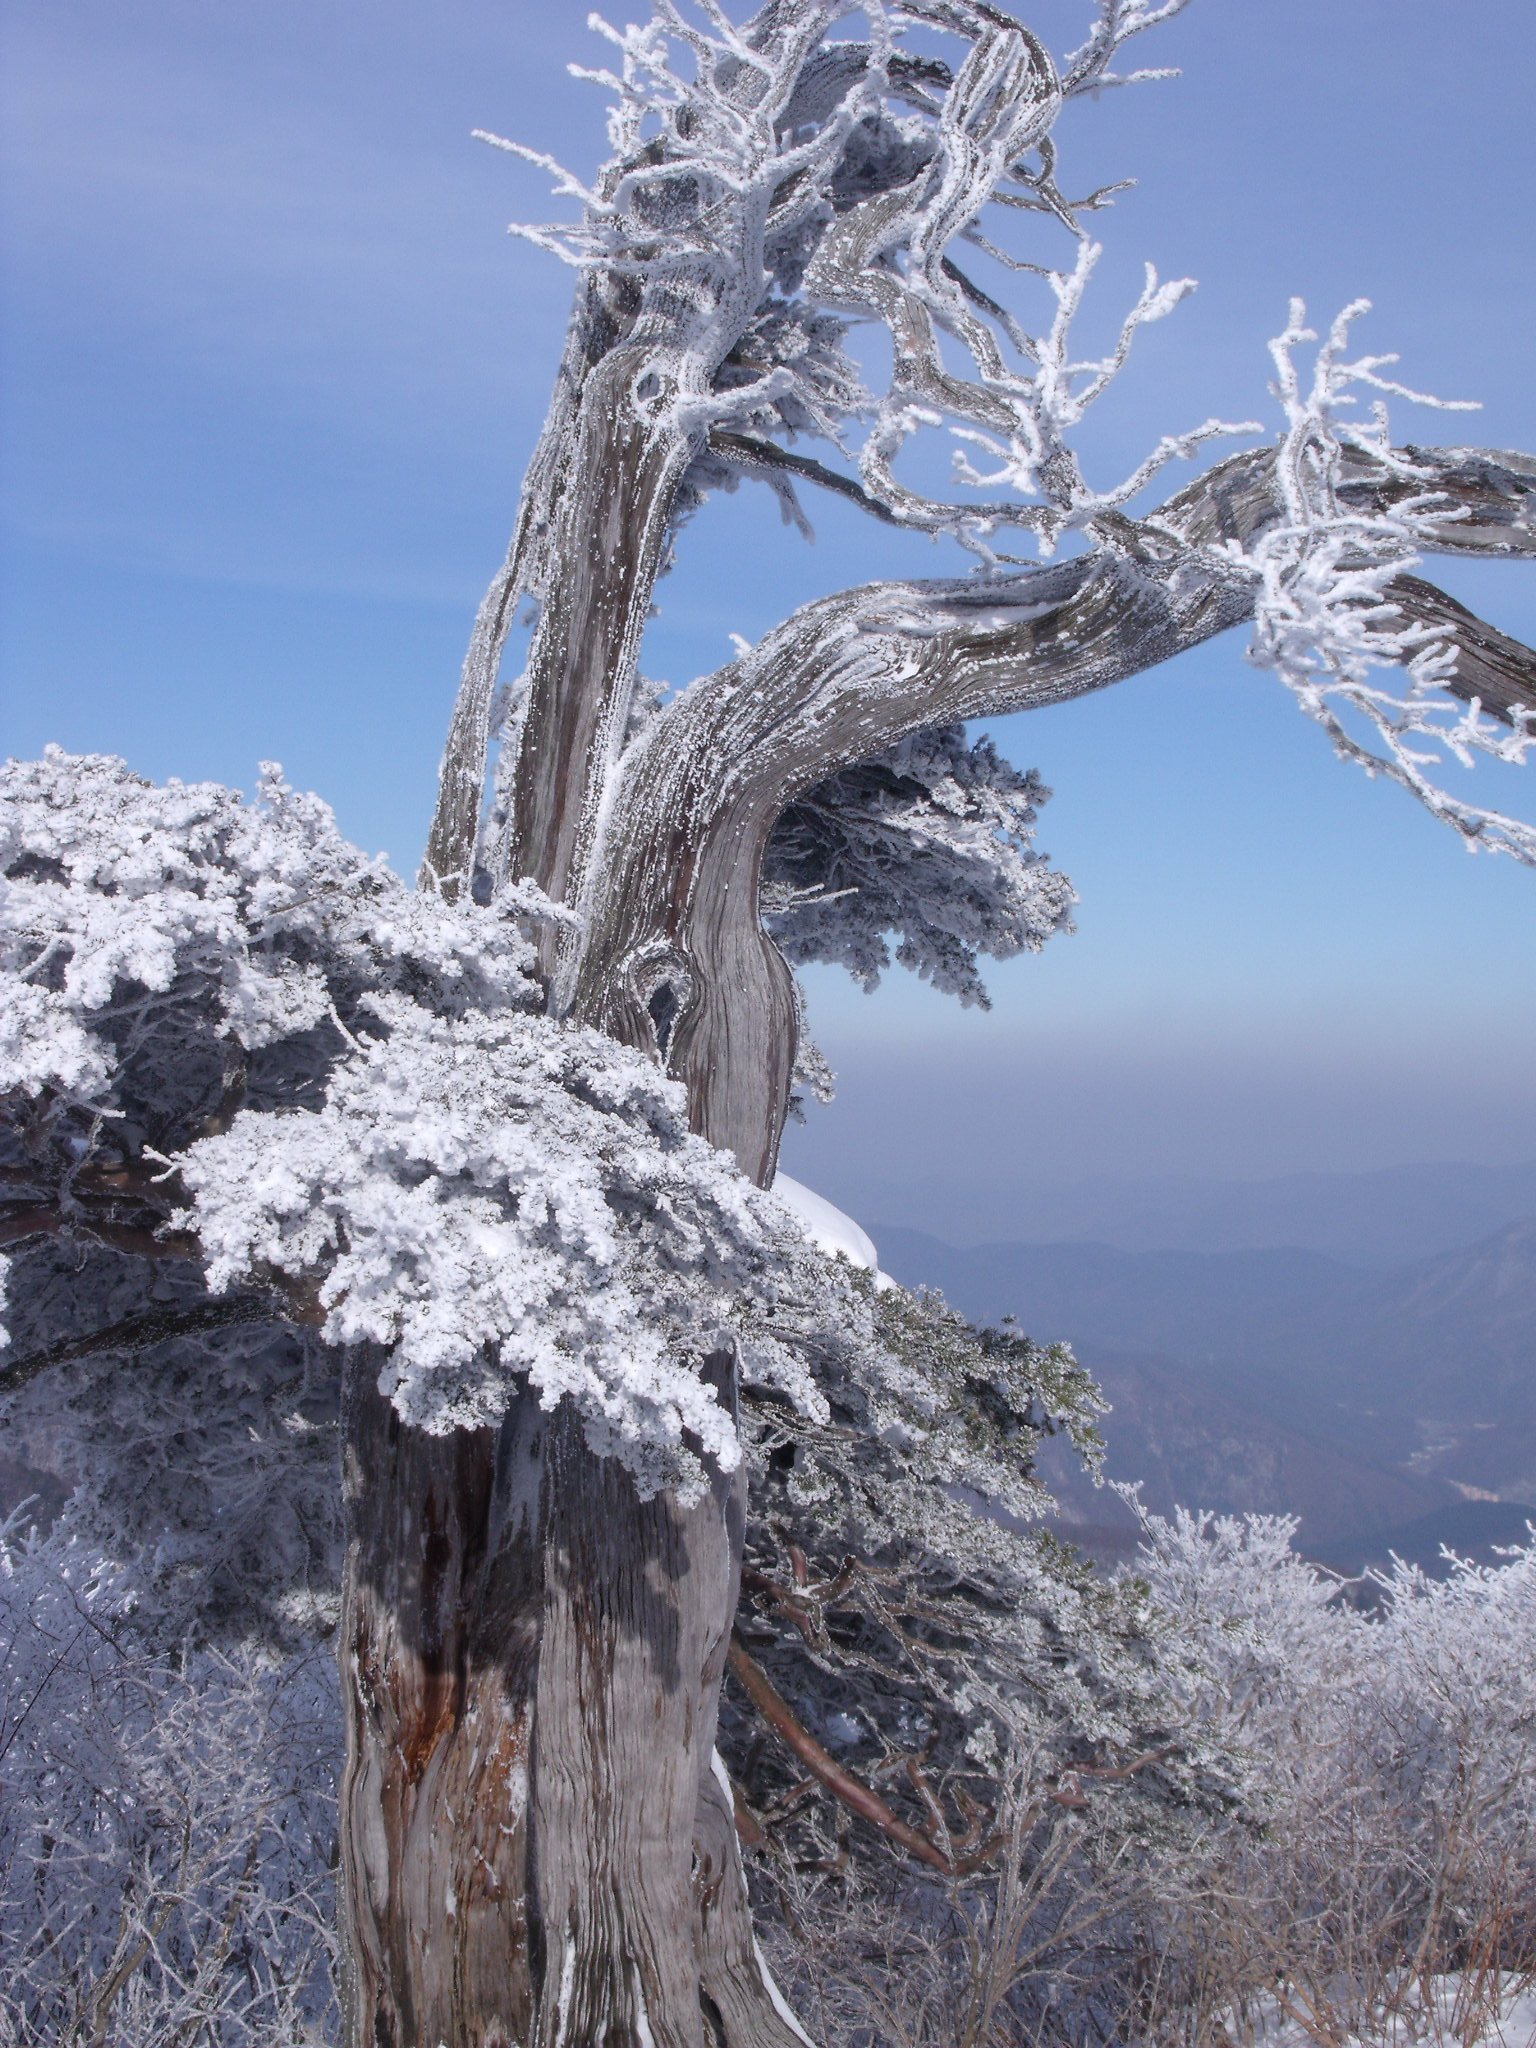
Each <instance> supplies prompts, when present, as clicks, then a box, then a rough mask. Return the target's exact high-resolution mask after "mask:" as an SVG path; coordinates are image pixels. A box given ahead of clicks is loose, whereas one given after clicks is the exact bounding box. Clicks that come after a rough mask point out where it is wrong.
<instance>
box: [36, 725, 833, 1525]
mask: <svg viewBox="0 0 1536 2048" xmlns="http://www.w3.org/2000/svg"><path fill="white" fill-rule="evenodd" d="M4 774H5V780H4V783H3V785H0V796H3V804H4V808H3V813H0V850H3V853H4V871H5V885H4V886H5V895H4V898H3V913H4V918H5V929H4V946H5V951H4V956H3V959H4V974H5V994H6V1001H5V1006H4V1008H5V1015H6V1017H7V1020H8V1023H9V1025H10V1036H9V1040H8V1047H7V1056H8V1066H7V1069H6V1080H7V1082H8V1084H9V1101H10V1104H11V1106H12V1111H13V1114H12V1117H11V1118H10V1119H9V1122H10V1126H11V1131H12V1134H13V1135H12V1141H13V1143H14V1144H15V1145H16V1147H17V1150H18V1155H19V1156H18V1160H17V1167H16V1172H17V1175H19V1176H20V1178H21V1180H22V1181H23V1182H25V1181H27V1180H29V1179H30V1181H31V1182H32V1183H33V1187H32V1193H33V1195H34V1197H35V1202H36V1213H35V1215H34V1216H32V1217H30V1218H26V1219H23V1224H24V1225H25V1224H26V1223H27V1222H30V1224H31V1229H30V1230H29V1229H28V1228H26V1227H23V1228H21V1229H20V1230H19V1231H18V1232H17V1233H16V1234H17V1235H18V1237H19V1238H20V1239H21V1241H22V1242H24V1243H29V1244H31V1246H32V1247H33V1248H34V1249H33V1258H34V1265H35V1268H36V1270H35V1274H34V1279H35V1280H37V1282H38V1284H37V1285H35V1286H34V1287H33V1288H32V1289H31V1297H32V1303H33V1305H34V1306H35V1303H36V1301H37V1300H38V1299H39V1298H40V1296H41V1295H43V1294H47V1293H48V1291H49V1288H48V1287H47V1286H43V1285H42V1284H41V1276H42V1274H43V1272H44V1270H45V1268H46V1265H47V1260H48V1258H49V1256H50V1245H51V1242H52V1241H53V1240H56V1239H58V1238H60V1237H63V1238H68V1239H72V1240H76V1241H79V1242H81V1243H83V1244H85V1245H90V1244H91V1243H92V1242H93V1241H94V1243H95V1244H96V1245H98V1246H99V1245H101V1244H102V1243H103V1242H104V1241H105V1242H116V1243H117V1244H119V1245H120V1246H121V1247H122V1249H124V1250H125V1251H126V1250H128V1249H130V1247H129V1246H128V1245H127V1244H126V1243H125V1242H124V1239H123V1231H124V1229H125V1227H126V1226H125V1224H124V1222H123V1219H122V1215H121V1213H120V1212H121V1210H122V1208H123V1204H124V1202H125V1200H126V1199H127V1198H128V1197H129V1196H130V1195H131V1196H134V1197H137V1198H139V1199H140V1200H142V1201H143V1202H148V1203H150V1204H152V1205H153V1204H154V1203H155V1202H156V1200H157V1199H158V1200H159V1205H160V1206H159V1209H158V1210H157V1211H156V1213H155V1215H154V1218H153V1220H152V1222H151V1223H150V1224H149V1225H148V1226H145V1225H144V1224H143V1222H142V1219H141V1220H140V1234H141V1238H142V1242H141V1243H135V1244H133V1245H132V1246H131V1249H132V1250H133V1251H135V1252H138V1253H139V1254H141V1261H140V1262H141V1263H142V1264H143V1265H144V1266H145V1268H146V1270H148V1268H149V1267H152V1265H153V1263H154V1257H155V1253H156V1251H157V1250H161V1251H165V1252H168V1251H169V1250H170V1249H171V1245H170V1243H169V1241H168V1240H169V1238H170V1237H171V1236H172V1235H174V1234H175V1233H178V1232H179V1233H180V1234H181V1236H182V1237H183V1238H185V1236H186V1233H187V1232H188V1231H190V1232H192V1233H193V1235H194V1236H195V1239H196V1248H199V1249H200V1251H201V1254H202V1256H203V1257H204V1258H205V1259H206V1261H207V1282H208V1285H209V1286H210V1287H211V1289H212V1290H213V1291H214V1293H215V1294H217V1293H220V1292H224V1291H228V1290H230V1289H234V1288H244V1289H246V1290H250V1289H252V1288H254V1289H256V1290H257V1292H258V1293H259V1292H261V1291H263V1290H265V1291H266V1292H267V1294H268V1295H269V1296H270V1295H271V1292H272V1289H273V1288H274V1286H276V1287H277V1288H278V1289H279V1292H280V1294H281V1302H280V1304H279V1310H281V1309H283V1308H286V1310H287V1311H288V1312H289V1313H295V1312H297V1313H299V1314H300V1315H301V1316H305V1315H307V1316H309V1317H311V1318H313V1317H318V1318H320V1320H321V1325H322V1330H323V1334H324V1335H325V1336H326V1337H327V1338H328V1339H330V1340H331V1341H333V1342H336V1343H357V1342H365V1341H366V1342H372V1343H377V1344H380V1345H384V1346H387V1347H388V1348H389V1363H388V1366H387V1368H386V1370H387V1374H388V1380H389V1385H390V1389H391V1391H392V1393H393V1395H394V1398H395V1401H396V1404H397V1406H398V1407H399V1409H400V1412H401V1413H402V1414H403V1415H404V1416H405V1417H406V1418H407V1419H408V1420H410V1421H413V1422H416V1423H419V1424H422V1425H423V1426H426V1427H428V1428H432V1429H449V1428H453V1427H456V1426H459V1425H461V1424H465V1423H470V1422H475V1423H481V1422H486V1421H491V1420H494V1419H495V1418H496V1417H497V1416H498V1415H499V1414H500V1413H501V1412H502V1410H503V1409H504V1408H505V1406H506V1405H507V1402H508V1399H509V1397H510V1393H511V1389H512V1386H513V1384H514V1381H515V1380H516V1379H517V1378H518V1377H520V1376H527V1377H528V1378H529V1379H530V1380H531V1381H532V1383H533V1385H534V1386H535V1387H536V1388H537V1389H538V1391H539V1393H540V1396H541V1398H542V1399H543V1400H545V1401H546V1403H548V1404H549V1405H553V1404H554V1403H556V1402H557V1401H558V1400H559V1399H560V1398H561V1396H562V1395H563V1394H566V1393H569V1394H571V1395H572V1397H573V1398H574V1399H575V1401H576V1403H577V1406H578V1408H579V1409H580V1410H581V1412H582V1414H583V1416H584V1417H585V1419H586V1423H587V1428H588V1432H589V1436H590V1439H591V1441H592V1443H593V1445H594V1448H597V1449H600V1450H601V1451H603V1452H613V1453H614V1454H616V1455H618V1456H620V1457H622V1458H623V1459H624V1460H625V1462H626V1463H628V1464H629V1465H630V1467H631V1469H632V1470H634V1471H635V1473H636V1475H637V1477H638V1478H639V1479H640V1480H641V1483H642V1484H643V1485H644V1486H645V1487H647V1488H648V1489H653V1488H655V1487H656V1486H659V1485H661V1484H664V1483H671V1484H679V1485H682V1486H684V1487H685V1488H687V1487H689V1486H696V1485H697V1484H698V1483H699V1476H700V1472H701V1467H700V1465H699V1461H698V1457H697V1455H696V1454H695V1452H694V1451H692V1450H690V1449H688V1448H687V1447H686V1446H685V1444H684V1441H683V1438H684V1434H685V1432H688V1433H691V1434H692V1435H693V1436H694V1437H695V1438H696V1439H697V1440H698V1442H699V1444H700V1446H701V1448H702V1449H703V1451H704V1452H706V1453H707V1454H708V1455H710V1456H712V1457H714V1458H717V1459H720V1460H722V1461H723V1462H724V1463H725V1464H727V1465H729V1464H731V1463H733V1462H734V1460H735V1458H736V1455H737V1451H736V1438H735V1429H734V1425H733V1423H732V1421H731V1418H730V1416H729V1414H728V1412H727V1411H726V1410H725V1409H723V1408H721V1407H720V1406H719V1404H718V1403H717V1401H716V1399H715V1396H714V1394H713V1391H712V1390H711V1389H710V1388H709V1387H708V1386H706V1385H705V1384H704V1383H703V1382H702V1381H701V1379H700V1378H699V1374H698V1367H699V1363H700V1361H701V1358H702V1356H703V1355H704V1354H705V1353H706V1352H708V1351H709V1350H711V1349H718V1348H720V1347H722V1346H727V1345H730V1344H733V1343H736V1344H740V1345H743V1346H746V1347H748V1348H749V1349H750V1352H751V1356H752V1359H753V1370H754V1373H755V1374H756V1376H757V1377H758V1378H759V1379H760V1380H764V1381H765V1382H771V1383H773V1384H775V1385H777V1386H780V1387H781V1388H784V1389H786V1390H788V1391H789V1392H791V1393H792V1394H793V1395H794V1396H795V1398H797V1399H810V1400H812V1403H813V1405H814V1396H813V1395H812V1393H811V1389H810V1382H809V1380H808V1379H807V1377H806V1374H805V1371H804V1369H803V1368H802V1367H800V1366H798V1365H797V1364H796V1363H795V1362H794V1359H793V1356H792V1353H791V1351H790V1350H789V1349H788V1348H787V1346H786V1344H785V1342H784V1341H783V1337H782V1335H781V1332H782V1333H784V1334H787V1335H789V1336H790V1337H793V1336H795V1335H796V1334H797V1333H798V1334H799V1335H801V1336H804V1335H805V1334H806V1333H807V1331H814V1330H815V1329H817V1328H819V1327H820V1326H822V1325H823V1324H826V1325H827V1326H829V1327H836V1326H837V1324H838V1322H839V1321H840V1320H842V1319H843V1318H842V1296H841V1294H840V1292H839V1283H837V1282H836V1280H835V1278H832V1277H829V1276H830V1275H831V1269H830V1268H828V1267H827V1266H826V1263H825V1261H823V1260H821V1259H820V1258H819V1257H817V1256H816V1255H815V1254H814V1253H813V1252H812V1251H811V1250H810V1248H809V1247H808V1245H807V1244H806V1241H805V1239H804V1236H803V1234H802V1233H801V1232H800V1231H799V1230H798V1229H797V1228H796V1227H795V1226H794V1225H793V1224H792V1223H791V1222H790V1221H789V1220H788V1219H787V1218H786V1216H785V1215H784V1213H783V1211H782V1210H781V1209H780V1208H779V1207H778V1206H777V1205H775V1204H773V1203H772V1202H771V1200H769V1199H768V1198H765V1197H763V1196H761V1195H759V1194H758V1193H757V1192H756V1191H755V1190H754V1189H753V1188H752V1187H751V1186H750V1184H749V1183H747V1182H746V1181H745V1179H744V1178H743V1177H742V1175H741V1174H740V1173H739V1172H737V1171H736V1169H735V1168H734V1166H733V1165H732V1164H731V1162H730V1161H729V1160H728V1159H726V1158H725V1157H724V1156H723V1155H721V1154H719V1153H716V1152H714V1151H713V1150H712V1149H711V1148H710V1147H709V1146H708V1145H706V1144H705V1143H704V1142H703V1141H702V1140H701V1139H698V1138H696V1137H694V1136H693V1135H692V1134H691V1133H690V1132H689V1129H688V1122H687V1112H686V1104H685V1101H684V1098H683V1093H682V1090H681V1089H680V1088H679V1087H678V1085H677V1084H676V1083H673V1082H670V1081H667V1080H666V1079H665V1078H664V1077H663V1076H662V1075H661V1074H660V1073H659V1072H658V1071H657V1070H656V1068H655V1067H654V1066H653V1065H652V1064H651V1063H650V1062H649V1061H647V1060H646V1059H644V1058H643V1057H641V1056H640V1055H638V1054H633V1053H628V1052H626V1051H624V1050H623V1048H621V1047H620V1046H618V1045H616V1044H615V1043H614V1042H613V1041H612V1040H609V1039H606V1038H603V1037H601V1036H599V1035H598V1034H596V1033H594V1032H590V1031H583V1030H580V1029H577V1028H575V1027H571V1026H562V1025H560V1024H557V1023H555V1022H553V1021H551V1020H549V1019H546V1018H543V1017H538V1016H534V1015H532V1014H529V1005H530V1004H531V1003H532V1002H533V1001H534V1000H536V997H537V993H538V991H537V984H536V983H535V982H534V981H532V980H531V979H530V977H529V974H528V971H527V970H528V967H529V962H530V957H531V956H530V953H529V949H528V947H527V944H526V942H525V940H524V939H523V938H522V936H521V933H520V931H519V929H518V927H517V925H516V923H515V922H512V921H511V920H510V919H509V916H508V906H507V905H505V904H498V903H492V904H490V905H488V906H483V907H482V906H476V905H473V904H464V905H460V906H457V907H455V908H452V909H450V908H449V907H448V906H447V905H445V904H444V903H442V902H441V901H440V900H439V899H438V898H436V897H433V896H430V895H416V894H414V893H413V892H410V891H408V890H406V889H405V888H404V887H403V886H402V885H401V884H400V883H399V882H397V881H396V880H395V879H394V877H393V876H391V875H390V874H389V873H388V871H387V869H385V868H384V867H383V866H382V864H381V863H379V862H376V861H366V860H364V859H363V858H362V857H361V856H360V855H358V854H357V853H356V851H355V850H354V849H353V848H351V847H349V846H348V845H347V844H346V842H345V841H343V840H342V839H341V838H340V836H339V835H338V834H337V832H336V830H335V826H334V822H333V821H332V819H331V816H330V813H329V811H328V810H327V809H326V808H325V806H323V805H322V804H320V803H318V802H317V801H316V800H315V799H313V798H302V797H296V796H295V795H294V794H293V793H292V792H291V791H289V790H287V789H286V787H285V786H284V785H283V784H282V783H281V781H280V779H279V778H278V777H277V775H276V773H275V771H273V772H271V773H269V774H268V775H267V778H266V780H265V782H264V785H263V792H262V800H261V801H260V802H259V803H258V804H257V805H255V806H248V805H246V804H244V803H242V801H241V800H240V798H239V797H238V796H237V795H236V794H235V793H233V792H230V791H227V790H220V789H214V788H211V787H208V786H201V787H197V788H190V789H189V788H183V787H182V786H180V785H178V784H172V785H170V786H169V787H168V788H166V789H156V788H154V787H153V786H151V785H150V784H148V783H145V782H143V781H142V780H141V779H140V778H138V777H135V776H133V775H131V774H129V773H128V771H127V770H126V769H125V768H124V767H123V765H122V764H121V763H120V762H116V761H112V760H107V759H104V758H99V757H87V758H74V757H69V756H66V755H64V754H62V753H59V752H58V751H53V752H51V753H50V754H49V755H48V756H47V757H46V758H45V760H43V761H42V762H39V763H31V764H11V765H10V766H9V767H8V768H7V769H6V770H5V771H4ZM528 902H529V899H528V895H527V892H526V891H524V892H521V893H520V894H519V895H518V897H517V898H516V899H515V901H514V903H513V904H512V906H511V907H512V908H513V909H515V910H518V911H526V910H527V908H528ZM536 907H537V906H535V908H536ZM170 1183H174V1185H169V1184H170ZM162 1187H164V1188H165V1190H166V1192H165V1195H164V1196H163V1197H162V1196H159V1193H158V1191H159V1189H160V1188H162ZM178 1190H185V1191H187V1192H188V1193H189V1194H190V1196H191V1206H190V1209H189V1210H179V1211H176V1212H175V1213H174V1214H173V1213H172V1201H173V1198H174V1196H175V1194H176V1193H177V1191H178ZM187 1249H192V1247H190V1246H189V1247H187ZM50 1285H51V1283H50ZM20 1314H21V1318H22V1320H23V1321H24V1322H25V1324H26V1327H27V1332H28V1344H27V1349H26V1358H25V1359H24V1360H21V1361H18V1378H21V1379H26V1378H30V1377H31V1376H32V1375H31V1371H30V1367H27V1369H26V1370H22V1369H21V1368H22V1367H26V1366H27V1361H28V1360H30V1361H32V1363H34V1364H35V1362H36V1357H37V1355H38V1354H40V1353H46V1352H47V1350H48V1347H49V1346H50V1344H52V1345H57V1344H58V1343H59V1342H61V1341H62V1342H65V1343H66V1344H67V1343H69V1342H70V1341H72V1340H74V1339H76V1338H77V1337H78V1334H79V1333H78V1332H76V1331H75V1330H74V1329H73V1327H69V1328H66V1329H65V1330H64V1331H62V1332H61V1331H60V1330H58V1329H53V1328H44V1327H42V1326H41V1325H40V1324H39V1321H38V1317H37V1315H36V1314H35V1313H34V1312H33V1308H32V1307H29V1306H28V1304H27V1303H25V1302H23V1303H22V1304H21V1309H20ZM104 1320H107V1321H112V1322H114V1323H121V1322H122V1321H123V1315H122V1314H121V1313H119V1314H118V1315H117V1316H116V1317H109V1318H104ZM143 1334H153V1333H152V1332H150V1333H141V1335H143Z"/></svg>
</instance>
